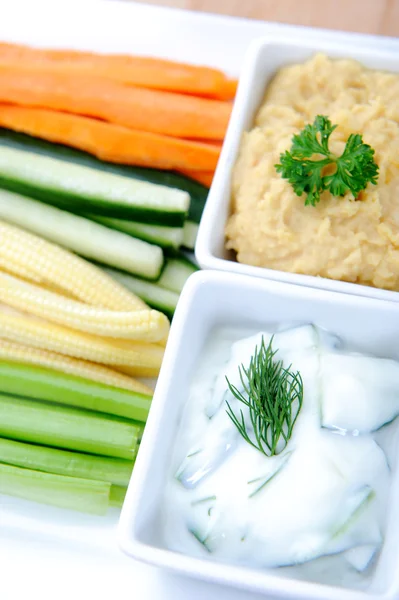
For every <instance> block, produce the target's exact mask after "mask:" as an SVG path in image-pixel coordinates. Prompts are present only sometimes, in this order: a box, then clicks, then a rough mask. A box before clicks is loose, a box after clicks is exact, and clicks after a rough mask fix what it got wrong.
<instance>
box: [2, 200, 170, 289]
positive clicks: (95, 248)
mask: <svg viewBox="0 0 399 600" xmlns="http://www.w3.org/2000/svg"><path fill="white" fill-rule="evenodd" d="M0 219H3V220H4V221H8V222H9V223H13V224H14V225H18V226H19V227H23V228H24V229H27V230H28V231H31V232H33V233H35V234H37V235H40V236H42V237H44V238H46V239H47V240H50V241H52V242H55V243H56V244H59V245H60V246H64V247H65V248H68V249H69V250H73V251H74V252H76V253H78V254H81V255H82V256H84V257H86V258H92V259H94V260H96V261H99V262H102V263H105V264H107V265H111V266H113V267H117V268H119V269H123V270H125V271H128V272H129V273H134V274H137V275H140V276H142V277H145V278H147V279H156V278H157V277H158V276H159V273H160V271H161V268H162V265H163V253H162V249H161V248H159V247H158V246H154V245H152V244H148V243H147V242H143V241H142V240H137V239H135V238H132V237H131V236H130V235H127V234H125V233H121V232H120V231H115V230H114V229H109V228H108V227H105V226H104V225H100V224H99V223H95V222H93V221H90V220H89V219H85V218H84V217H81V216H79V215H75V214H72V213H69V212H67V211H64V210H60V209H59V208H56V207H54V206H49V205H47V204H44V203H43V202H39V201H38V200H33V199H32V198H27V197H25V196H21V195H19V194H14V193H13V192H8V191H6V190H0Z"/></svg>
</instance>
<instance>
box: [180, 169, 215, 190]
mask: <svg viewBox="0 0 399 600" xmlns="http://www.w3.org/2000/svg"><path fill="white" fill-rule="evenodd" d="M179 173H181V174H182V175H185V176H186V177H190V179H194V180H195V181H198V182H199V183H202V185H205V187H208V188H210V187H211V185H212V180H213V177H214V175H215V173H214V171H190V170H188V169H179Z"/></svg>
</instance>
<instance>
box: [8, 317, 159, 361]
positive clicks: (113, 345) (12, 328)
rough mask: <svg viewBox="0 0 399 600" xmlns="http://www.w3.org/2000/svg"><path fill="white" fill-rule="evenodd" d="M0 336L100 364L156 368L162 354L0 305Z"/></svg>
mask: <svg viewBox="0 0 399 600" xmlns="http://www.w3.org/2000/svg"><path fill="white" fill-rule="evenodd" d="M0 338H1V339H4V340H9V341H10V342H16V343H18V344H25V345H27V346H32V347H33V348H42V349H43V350H50V351H52V352H58V353H59V354H64V355H66V356H71V357H73V358H81V359H84V360H89V361H92V362H95V363H101V364H104V365H126V366H130V367H151V368H153V369H155V370H158V371H159V368H160V366H161V363H162V359H163V355H164V351H163V349H162V348H161V347H160V346H157V345H156V344H149V343H146V342H130V341H129V342H126V340H114V339H110V338H105V337H101V336H96V335H91V334H89V333H82V332H80V331H75V330H74V329H69V328H67V327H63V326H62V325H57V324H56V323H51V322H50V321H46V320H44V319H40V318H38V317H32V315H29V314H26V313H22V312H16V314H9V311H5V310H3V309H2V307H1V306H0Z"/></svg>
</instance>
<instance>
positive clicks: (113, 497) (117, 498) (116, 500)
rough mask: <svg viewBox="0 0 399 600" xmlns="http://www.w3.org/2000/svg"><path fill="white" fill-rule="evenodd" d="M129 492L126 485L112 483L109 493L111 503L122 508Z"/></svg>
mask: <svg viewBox="0 0 399 600" xmlns="http://www.w3.org/2000/svg"><path fill="white" fill-rule="evenodd" d="M126 492H127V487H126V486H121V485H111V491H110V495H109V505H110V506H116V507H117V508H121V507H122V505H123V502H124V501H125V496H126Z"/></svg>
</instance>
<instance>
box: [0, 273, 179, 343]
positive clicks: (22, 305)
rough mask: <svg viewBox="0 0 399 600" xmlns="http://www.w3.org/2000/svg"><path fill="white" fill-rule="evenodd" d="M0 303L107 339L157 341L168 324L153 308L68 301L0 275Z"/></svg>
mask: <svg viewBox="0 0 399 600" xmlns="http://www.w3.org/2000/svg"><path fill="white" fill-rule="evenodd" d="M0 301H1V302H4V304H7V305H9V306H11V307H12V308H15V309H17V310H21V311H24V312H28V313H30V314H32V315H35V316H37V317H40V318H42V319H48V320H49V321H54V322H55V323H59V324H60V325H65V326H67V327H71V328H72V329H77V330H78V331H86V332H87V333H93V334H95V335H100V336H104V337H110V338H118V339H129V340H139V341H147V342H158V341H160V340H163V339H164V338H165V337H166V335H167V334H168V332H169V321H168V319H167V317H166V316H165V315H164V314H163V313H160V312H159V311H156V310H153V309H146V310H135V311H113V310H108V309H103V308H97V307H94V306H89V305H88V304H84V303H83V302H78V301H76V300H70V299H68V298H64V296H60V295H59V294H55V293H53V292H49V291H47V290H44V289H42V288H40V287H38V286H37V285H34V284H31V283H27V282H25V281H22V280H20V279H17V278H16V277H12V276H11V275H6V274H5V273H2V272H0Z"/></svg>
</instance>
